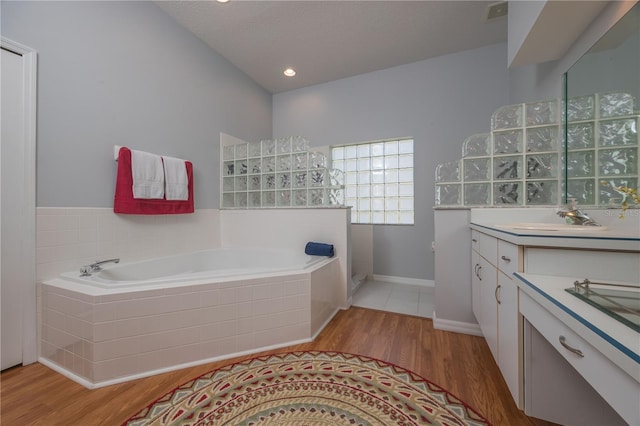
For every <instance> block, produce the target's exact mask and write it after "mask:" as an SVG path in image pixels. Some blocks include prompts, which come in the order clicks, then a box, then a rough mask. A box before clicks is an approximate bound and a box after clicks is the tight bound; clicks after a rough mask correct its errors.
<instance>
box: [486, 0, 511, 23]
mask: <svg viewBox="0 0 640 426" xmlns="http://www.w3.org/2000/svg"><path fill="white" fill-rule="evenodd" d="M507 12H509V3H507V2H506V1H501V2H498V3H493V4H490V5H489V6H487V21H488V20H491V19H496V18H502V17H503V16H507Z"/></svg>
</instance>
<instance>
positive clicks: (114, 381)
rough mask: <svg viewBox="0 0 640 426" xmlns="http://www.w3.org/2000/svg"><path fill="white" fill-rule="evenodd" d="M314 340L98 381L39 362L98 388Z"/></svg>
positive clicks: (281, 344)
mask: <svg viewBox="0 0 640 426" xmlns="http://www.w3.org/2000/svg"><path fill="white" fill-rule="evenodd" d="M312 341H313V339H311V338H308V339H300V340H294V341H291V342H284V343H278V344H275V345H269V346H263V347H260V348H255V349H250V350H247V351H240V352H234V353H230V354H225V355H220V356H214V357H211V358H206V359H200V360H197V361H192V362H185V363H183V364H178V365H172V366H169V367H165V368H158V369H156V370H150V371H145V372H143V373H137V374H131V375H128V376H123V377H118V378H117V379H111V380H104V381H102V382H96V383H93V382H90V381H88V380H87V379H85V378H83V377H80V376H78V375H77V374H75V373H73V372H71V371H69V370H67V369H65V368H64V367H61V366H59V365H58V364H56V363H54V362H51V361H50V360H48V359H46V358H42V357H40V358H38V362H40V363H41V364H44V365H46V366H47V367H49V368H51V369H52V370H54V371H57V372H58V373H60V374H62V375H63V376H65V377H67V378H69V379H71V380H73V381H74V382H76V383H79V384H81V385H82V386H84V387H85V388H88V389H98V388H102V387H105V386H111V385H116V384H118V383H125V382H130V381H132V380H137V379H142V378H144V377H150V376H155V375H156V374H162V373H168V372H170V371H176V370H181V369H183V368H189V367H195V366H197V365H203V364H209V363H211V362H216V361H223V360H225V359H230V358H236V357H241V356H245V355H252V354H258V353H260V352H263V351H270V350H273V349H279V348H284V347H287V346H293V345H301V344H303V343H309V342H312Z"/></svg>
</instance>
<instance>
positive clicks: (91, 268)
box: [80, 259, 120, 277]
mask: <svg viewBox="0 0 640 426" xmlns="http://www.w3.org/2000/svg"><path fill="white" fill-rule="evenodd" d="M119 262H120V259H108V260H100V261H95V262H93V263H92V264H91V265H85V266H83V267H81V268H80V276H81V277H88V276H90V275H91V274H92V273H94V272H100V271H102V268H101V267H100V265H104V264H105V263H119Z"/></svg>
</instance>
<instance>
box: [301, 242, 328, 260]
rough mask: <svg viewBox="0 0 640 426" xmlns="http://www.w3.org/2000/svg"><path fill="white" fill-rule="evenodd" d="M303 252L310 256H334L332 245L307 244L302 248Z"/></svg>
mask: <svg viewBox="0 0 640 426" xmlns="http://www.w3.org/2000/svg"><path fill="white" fill-rule="evenodd" d="M304 252H305V253H306V254H308V255H311V256H328V257H333V255H334V254H335V252H334V250H333V244H324V243H313V242H308V243H307V245H306V246H305V248H304Z"/></svg>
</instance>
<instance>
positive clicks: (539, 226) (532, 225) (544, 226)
mask: <svg viewBox="0 0 640 426" xmlns="http://www.w3.org/2000/svg"><path fill="white" fill-rule="evenodd" d="M496 228H501V229H524V230H529V231H569V232H573V231H578V232H594V231H604V230H606V229H608V227H606V226H580V225H569V224H566V223H544V222H521V223H507V224H503V225H496Z"/></svg>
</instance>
